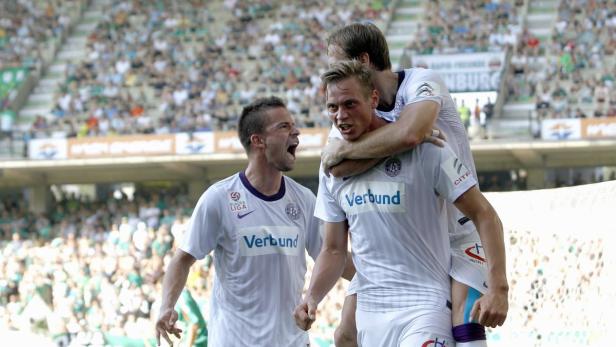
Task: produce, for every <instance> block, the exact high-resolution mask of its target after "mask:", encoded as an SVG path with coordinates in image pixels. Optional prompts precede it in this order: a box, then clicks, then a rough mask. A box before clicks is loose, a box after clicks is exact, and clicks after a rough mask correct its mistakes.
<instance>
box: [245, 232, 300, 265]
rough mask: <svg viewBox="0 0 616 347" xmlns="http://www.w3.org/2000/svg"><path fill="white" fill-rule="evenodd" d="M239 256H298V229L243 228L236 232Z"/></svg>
mask: <svg viewBox="0 0 616 347" xmlns="http://www.w3.org/2000/svg"><path fill="white" fill-rule="evenodd" d="M238 234H239V237H240V240H239V242H240V254H241V255H242V256H248V257H250V256H257V255H265V254H284V255H293V256H298V255H300V254H301V252H300V250H301V249H302V248H303V245H300V243H303V242H300V238H299V228H297V227H290V226H260V227H249V228H243V229H240V230H239V231H238Z"/></svg>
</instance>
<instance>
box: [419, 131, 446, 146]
mask: <svg viewBox="0 0 616 347" xmlns="http://www.w3.org/2000/svg"><path fill="white" fill-rule="evenodd" d="M445 141H447V138H446V137H445V133H443V132H442V131H441V130H440V129H437V128H434V129H432V131H431V132H429V133H428V134H426V137H424V139H423V142H428V143H431V144H433V145H435V146H439V147H444V146H445Z"/></svg>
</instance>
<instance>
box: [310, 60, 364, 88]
mask: <svg viewBox="0 0 616 347" xmlns="http://www.w3.org/2000/svg"><path fill="white" fill-rule="evenodd" d="M351 77H354V78H355V79H357V81H358V82H359V85H360V86H361V88H362V90H363V92H364V97H369V96H370V93H371V92H372V91H373V90H374V89H375V88H374V82H373V80H372V70H370V69H369V68H368V67H367V66H365V65H364V64H362V63H361V62H360V61H357V60H343V61H339V62H337V63H334V64H332V65H331V66H330V67H329V69H328V70H327V71H325V72H324V73H323V74H322V75H321V83H322V87H323V90H327V86H328V85H330V84H334V83H338V82H340V81H342V80H345V79H347V78H351Z"/></svg>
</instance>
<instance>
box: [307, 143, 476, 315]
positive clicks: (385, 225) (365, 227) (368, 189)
mask: <svg viewBox="0 0 616 347" xmlns="http://www.w3.org/2000/svg"><path fill="white" fill-rule="evenodd" d="M475 184H476V180H475V178H474V177H473V174H472V173H471V172H470V170H469V169H467V168H466V167H465V166H464V165H463V164H462V163H461V161H460V160H459V159H458V158H457V156H456V155H455V153H454V152H453V151H452V150H451V148H450V147H449V145H446V146H445V147H444V148H440V147H437V146H434V145H431V144H423V145H420V146H418V147H417V148H415V149H414V150H412V151H408V152H405V153H402V154H400V155H398V156H394V157H390V158H388V159H386V160H384V162H382V163H381V164H379V165H377V166H376V167H374V168H372V169H370V170H369V171H367V172H365V173H363V174H361V175H358V176H353V177H349V178H345V179H341V178H335V177H333V176H332V177H329V178H328V177H326V176H325V175H324V174H323V172H322V170H321V172H320V182H319V191H318V194H317V204H316V208H315V215H316V216H317V217H319V218H320V219H322V220H324V221H327V222H340V221H344V220H345V219H346V220H348V223H349V230H350V233H351V236H352V237H351V243H352V252H353V262H354V264H355V268H356V269H357V273H356V277H357V293H358V308H359V309H361V310H363V311H372V312H385V311H391V310H400V309H408V308H410V307H417V306H428V307H444V305H445V301H446V300H448V299H449V298H450V283H449V269H450V261H451V260H450V259H451V257H450V248H449V237H448V236H449V235H448V233H447V216H446V213H445V200H446V201H448V202H450V203H451V202H453V201H455V200H456V199H457V198H458V197H459V196H460V195H461V194H463V193H464V192H466V191H467V190H468V189H470V188H471V187H473V186H474V185H475ZM437 193H438V195H440V197H441V198H439V197H438V196H437V195H436V194H437Z"/></svg>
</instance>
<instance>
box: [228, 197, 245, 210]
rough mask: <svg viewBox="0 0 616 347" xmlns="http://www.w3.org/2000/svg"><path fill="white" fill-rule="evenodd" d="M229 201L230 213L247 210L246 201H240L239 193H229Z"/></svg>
mask: <svg viewBox="0 0 616 347" xmlns="http://www.w3.org/2000/svg"><path fill="white" fill-rule="evenodd" d="M229 199H230V201H229V208H230V209H231V212H240V211H244V210H247V209H248V205H247V204H246V200H243V199H242V195H241V194H240V192H231V193H229Z"/></svg>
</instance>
